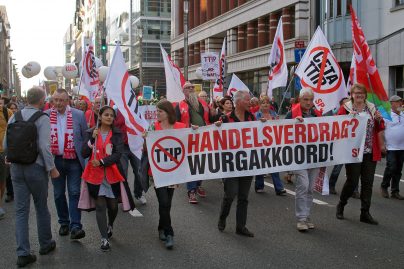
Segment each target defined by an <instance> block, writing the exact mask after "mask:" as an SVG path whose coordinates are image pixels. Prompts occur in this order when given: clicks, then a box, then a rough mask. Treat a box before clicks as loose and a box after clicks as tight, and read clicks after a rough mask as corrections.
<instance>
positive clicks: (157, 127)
mask: <svg viewBox="0 0 404 269" xmlns="http://www.w3.org/2000/svg"><path fill="white" fill-rule="evenodd" d="M173 128H174V129H182V128H187V126H186V125H185V124H184V123H182V122H178V121H177V122H176V123H174V127H173ZM154 130H156V131H160V130H163V129H162V128H161V125H160V122H158V121H155V122H154Z"/></svg>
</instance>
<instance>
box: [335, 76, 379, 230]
mask: <svg viewBox="0 0 404 269" xmlns="http://www.w3.org/2000/svg"><path fill="white" fill-rule="evenodd" d="M366 96H367V90H366V88H365V86H363V85H361V84H354V85H353V86H352V87H351V101H348V102H346V103H345V104H344V105H342V106H341V108H340V110H339V111H338V114H339V115H345V114H365V115H368V116H369V117H370V118H369V120H368V122H367V127H366V138H365V148H364V153H363V160H362V162H361V163H349V164H346V165H345V169H346V178H347V179H346V182H345V184H344V187H343V189H342V191H341V196H340V201H339V203H338V205H337V212H336V217H337V218H338V219H344V207H345V205H346V204H347V203H348V199H349V197H351V196H352V194H353V192H354V190H355V187H356V186H357V185H358V182H359V179H360V181H361V192H360V199H361V215H360V221H361V222H365V223H369V224H374V225H377V224H378V222H377V221H376V220H375V219H374V218H373V217H372V215H371V214H370V212H369V209H370V204H371V200H372V188H373V180H374V177H375V171H376V164H377V162H378V161H380V159H381V155H382V152H384V151H385V146H384V140H383V130H384V120H383V118H382V116H381V114H380V112H379V111H377V109H376V107H375V105H373V104H372V103H370V102H368V101H367V100H366Z"/></svg>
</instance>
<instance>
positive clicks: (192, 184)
mask: <svg viewBox="0 0 404 269" xmlns="http://www.w3.org/2000/svg"><path fill="white" fill-rule="evenodd" d="M201 185H202V180H197V181H191V182H187V190H188V192H190V191H196V189H197V188H198V187H200V186H201Z"/></svg>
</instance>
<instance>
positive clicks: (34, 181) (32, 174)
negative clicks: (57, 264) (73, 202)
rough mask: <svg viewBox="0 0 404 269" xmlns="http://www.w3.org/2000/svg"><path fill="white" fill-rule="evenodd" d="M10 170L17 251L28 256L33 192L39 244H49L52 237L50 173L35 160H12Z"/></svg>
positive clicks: (41, 245) (46, 245)
mask: <svg viewBox="0 0 404 269" xmlns="http://www.w3.org/2000/svg"><path fill="white" fill-rule="evenodd" d="M10 172H11V178H12V181H13V185H14V199H15V200H14V203H15V236H16V241H17V255H18V256H27V255H29V254H30V252H31V249H30V243H29V224H28V221H29V220H28V219H29V209H30V202H31V195H32V198H33V200H34V204H35V211H36V223H37V230H38V239H39V246H40V248H41V249H44V248H47V247H48V246H49V244H50V243H51V240H52V231H51V218H50V214H49V209H48V183H49V178H48V173H47V172H46V171H45V168H44V167H42V166H40V165H38V164H36V163H34V164H29V165H22V164H11V167H10Z"/></svg>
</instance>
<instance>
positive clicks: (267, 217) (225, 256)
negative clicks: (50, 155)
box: [0, 160, 404, 269]
mask: <svg viewBox="0 0 404 269" xmlns="http://www.w3.org/2000/svg"><path fill="white" fill-rule="evenodd" d="M384 167H385V166H384V160H383V162H382V163H380V164H379V165H378V166H377V171H376V174H377V176H376V177H375V183H374V188H373V200H372V207H371V213H372V215H373V216H374V217H375V218H376V219H377V220H378V221H379V223H380V224H379V225H378V226H372V225H368V224H364V223H361V222H359V214H360V200H357V199H350V200H349V203H348V205H347V206H346V209H345V218H346V219H345V220H337V219H336V218H335V206H336V204H337V203H338V196H336V195H331V196H321V195H319V194H316V195H315V198H316V199H317V200H318V201H316V204H315V205H314V206H313V208H312V217H311V218H312V221H313V222H314V223H315V225H316V228H315V229H314V230H310V231H309V232H306V233H300V232H298V231H297V230H296V221H295V217H294V196H293V191H294V186H293V185H289V184H285V187H286V188H287V189H288V190H290V192H288V195H287V196H286V197H280V196H276V195H275V192H274V190H273V189H272V188H271V187H270V186H269V185H271V184H272V180H271V179H270V178H266V182H267V186H266V187H265V191H266V192H265V193H263V194H256V193H255V192H254V188H253V187H252V188H251V193H250V199H249V201H250V203H249V212H248V221H247V227H248V228H249V229H250V230H251V231H252V232H254V233H255V237H254V238H246V237H241V236H239V235H236V234H235V205H236V202H234V203H233V207H232V211H231V214H230V216H229V218H228V221H227V227H226V229H225V231H224V232H223V233H222V232H219V231H218V229H217V220H218V215H219V210H220V204H221V199H222V197H223V187H222V184H221V181H220V180H210V181H207V182H205V183H204V184H203V185H204V187H205V189H206V191H207V195H208V196H207V198H205V199H199V201H200V203H199V204H198V205H190V204H188V200H187V196H186V190H185V186H181V187H180V188H179V189H177V190H176V191H175V193H174V199H173V206H172V213H171V215H172V224H173V228H174V233H175V236H174V243H175V245H174V249H173V250H171V251H169V250H166V249H165V247H164V245H163V243H161V241H159V239H158V235H157V224H158V204H157V199H156V195H155V192H154V190H153V189H150V190H149V192H148V193H147V195H146V197H147V205H145V206H140V205H139V206H138V209H139V210H140V211H141V212H142V213H143V214H144V217H143V218H134V217H132V216H130V215H129V214H127V213H123V212H122V211H120V212H119V214H118V217H117V220H116V223H115V225H114V228H115V229H114V235H113V238H112V239H111V244H112V250H111V251H110V252H106V253H103V252H101V251H100V249H99V247H100V235H99V232H98V228H97V224H96V220H95V212H91V213H87V212H83V214H82V221H83V225H84V230H85V231H86V237H85V238H84V239H82V240H80V241H71V240H70V239H69V237H60V236H59V235H58V230H59V225H58V223H57V216H56V210H55V205H54V202H53V191H52V185H51V184H49V185H50V188H49V207H50V210H51V214H52V230H53V235H54V239H55V240H56V243H57V247H56V250H55V251H54V252H53V253H51V254H49V255H47V256H40V255H39V254H38V250H39V246H38V241H37V232H36V219H35V213H34V212H35V211H34V208H33V206H32V204H31V219H30V224H31V229H30V237H31V249H32V251H33V252H34V253H35V254H36V255H37V258H38V259H37V262H36V263H34V264H33V265H31V266H30V267H29V268H194V269H196V268H327V269H331V268H344V269H345V268H397V269H399V268H404V214H403V208H404V201H398V200H393V199H385V198H382V197H381V195H380V191H379V190H380V182H381V177H380V175H382V174H383V171H384ZM329 173H330V171H329ZM282 178H283V176H282ZM131 180H132V179H131ZM344 182H345V170H342V171H341V174H340V178H339V180H338V182H337V191H338V192H339V191H340V190H341V188H342V185H343V183H344ZM131 186H132V184H131ZM400 186H401V188H402V193H401V194H404V183H403V180H401V183H400ZM5 210H6V211H7V215H6V217H5V218H4V219H3V220H1V221H0V230H1V241H0V249H1V253H2V254H1V256H0V268H15V267H16V265H15V263H16V254H15V248H16V245H15V235H14V233H15V232H14V213H13V203H11V204H5Z"/></svg>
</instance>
